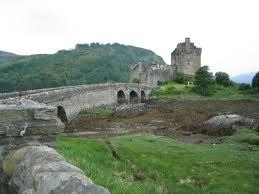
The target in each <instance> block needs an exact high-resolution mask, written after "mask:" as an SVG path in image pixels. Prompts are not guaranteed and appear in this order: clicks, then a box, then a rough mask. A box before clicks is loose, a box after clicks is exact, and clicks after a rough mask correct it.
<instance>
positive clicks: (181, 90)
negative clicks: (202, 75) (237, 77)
mask: <svg viewBox="0 0 259 194" xmlns="http://www.w3.org/2000/svg"><path fill="white" fill-rule="evenodd" d="M193 87H194V86H193V85H189V86H188V85H184V84H178V83H175V82H172V81H171V82H167V83H166V84H163V85H162V86H161V88H160V90H158V91H154V92H152V95H153V96H157V97H162V98H170V99H222V100H239V99H253V100H259V94H258V93H255V92H253V91H252V90H249V91H246V92H244V91H240V90H238V87H237V86H233V87H222V86H216V91H215V93H214V95H213V96H209V97H204V96H201V95H198V94H196V93H195V92H193V89H192V88H193Z"/></svg>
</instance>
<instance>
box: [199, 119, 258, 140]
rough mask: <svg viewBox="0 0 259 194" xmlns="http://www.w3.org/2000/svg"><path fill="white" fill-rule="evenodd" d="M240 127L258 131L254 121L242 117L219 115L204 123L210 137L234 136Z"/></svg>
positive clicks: (205, 130)
mask: <svg viewBox="0 0 259 194" xmlns="http://www.w3.org/2000/svg"><path fill="white" fill-rule="evenodd" d="M240 126H245V127H248V128H251V129H253V130H258V126H257V124H256V122H255V120H254V119H250V118H246V117H243V116H240V115H219V116H215V117H212V118H211V119H209V120H208V121H206V122H205V123H204V126H203V128H204V132H205V133H206V134H208V135H221V136H224V135H232V134H233V133H234V132H235V131H236V130H237V129H238V128H239V127H240Z"/></svg>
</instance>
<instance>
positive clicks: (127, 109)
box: [112, 103, 147, 115]
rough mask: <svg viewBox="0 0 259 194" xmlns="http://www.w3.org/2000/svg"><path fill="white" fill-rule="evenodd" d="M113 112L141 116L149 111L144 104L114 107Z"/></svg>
mask: <svg viewBox="0 0 259 194" xmlns="http://www.w3.org/2000/svg"><path fill="white" fill-rule="evenodd" d="M112 110H113V112H114V113H115V114H116V113H117V114H126V115H140V114H142V113H144V112H146V111H147V106H146V104H144V103H140V104H122V105H119V106H116V107H114V108H113V109H112Z"/></svg>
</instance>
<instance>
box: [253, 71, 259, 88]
mask: <svg viewBox="0 0 259 194" xmlns="http://www.w3.org/2000/svg"><path fill="white" fill-rule="evenodd" d="M252 87H253V88H257V89H259V72H257V73H256V74H255V76H254V77H253V80H252Z"/></svg>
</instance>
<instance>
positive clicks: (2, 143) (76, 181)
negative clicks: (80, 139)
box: [0, 100, 109, 194]
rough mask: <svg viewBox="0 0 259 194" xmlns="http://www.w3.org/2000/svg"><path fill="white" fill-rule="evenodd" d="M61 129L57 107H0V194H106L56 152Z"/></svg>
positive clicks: (27, 104) (20, 104)
mask: <svg viewBox="0 0 259 194" xmlns="http://www.w3.org/2000/svg"><path fill="white" fill-rule="evenodd" d="M63 130H64V125H63V123H62V122H61V121H60V119H59V118H58V117H57V109H56V107H53V106H50V105H45V104H39V103H36V102H34V101H31V100H19V101H17V102H16V103H15V104H1V105H0V193H1V194H48V193H52V194H72V193H76V194H90V193H91V194H95V193H96V194H97V193H98V194H99V193H100V194H108V193H109V192H108V191H107V190H106V189H105V188H103V187H100V186H98V185H95V184H94V183H93V182H92V180H91V179H89V178H88V177H86V176H85V175H84V173H83V171H82V170H80V169H79V168H77V167H75V166H73V165H71V164H69V163H67V162H66V161H65V159H64V158H63V157H62V156H61V155H60V154H58V153H57V152H56V151H55V149H54V148H55V147H56V137H57V135H58V134H59V133H60V132H63Z"/></svg>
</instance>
